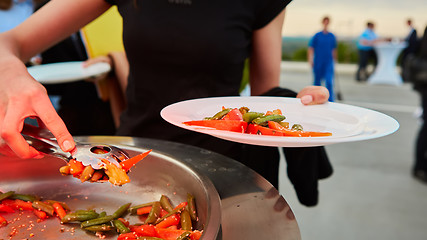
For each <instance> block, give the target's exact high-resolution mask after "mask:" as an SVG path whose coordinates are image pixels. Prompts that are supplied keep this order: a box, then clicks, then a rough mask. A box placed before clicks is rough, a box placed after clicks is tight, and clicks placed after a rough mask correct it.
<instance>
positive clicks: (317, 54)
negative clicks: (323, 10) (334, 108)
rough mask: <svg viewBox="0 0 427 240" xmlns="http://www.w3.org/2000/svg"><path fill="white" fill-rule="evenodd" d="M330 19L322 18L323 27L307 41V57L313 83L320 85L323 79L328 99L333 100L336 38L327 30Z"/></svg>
mask: <svg viewBox="0 0 427 240" xmlns="http://www.w3.org/2000/svg"><path fill="white" fill-rule="evenodd" d="M329 22H330V19H329V17H324V18H323V19H322V25H323V29H322V31H320V32H317V33H316V34H315V35H314V36H313V37H312V38H311V39H310V41H309V43H308V51H307V55H308V56H307V59H308V62H309V63H310V65H311V67H312V69H313V74H314V83H313V84H314V85H315V86H321V85H322V80H325V87H326V88H327V89H328V91H329V99H328V100H329V101H330V102H333V101H334V99H335V94H334V61H336V60H337V40H336V37H335V35H334V34H333V33H331V32H329V30H328V26H329Z"/></svg>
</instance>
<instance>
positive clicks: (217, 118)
mask: <svg viewBox="0 0 427 240" xmlns="http://www.w3.org/2000/svg"><path fill="white" fill-rule="evenodd" d="M231 110H232V108H226V109H224V110H222V111H220V112H217V113H216V114H215V115H213V117H210V118H206V119H209V120H220V119H221V118H223V117H224V116H225V115H227V113H229V112H230V111H231Z"/></svg>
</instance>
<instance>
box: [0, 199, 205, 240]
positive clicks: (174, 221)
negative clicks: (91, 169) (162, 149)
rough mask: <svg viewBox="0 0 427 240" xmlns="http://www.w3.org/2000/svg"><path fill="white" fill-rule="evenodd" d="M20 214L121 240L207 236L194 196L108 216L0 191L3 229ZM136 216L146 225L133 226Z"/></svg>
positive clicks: (124, 208)
mask: <svg viewBox="0 0 427 240" xmlns="http://www.w3.org/2000/svg"><path fill="white" fill-rule="evenodd" d="M23 196H27V197H28V196H32V197H33V198H29V199H30V200H29V201H25V200H21V199H18V198H17V197H19V198H22V197H23ZM31 200H32V201H31ZM140 209H149V210H148V211H143V212H142V211H139V210H140ZM16 211H19V212H23V211H32V212H33V213H34V215H35V216H37V217H38V219H39V221H47V220H48V219H49V218H57V219H59V220H60V223H61V224H63V225H67V224H72V225H70V227H73V228H74V226H75V225H76V224H79V225H80V228H81V229H82V230H84V231H87V232H88V233H92V234H94V236H95V235H96V236H102V235H104V234H106V233H107V232H110V233H114V232H116V233H117V239H118V240H136V239H147V240H150V239H151V240H153V239H154V240H179V239H181V240H184V239H188V240H198V239H200V238H201V236H202V234H203V230H202V229H195V228H194V226H195V223H197V221H198V217H197V213H196V208H195V200H194V196H193V195H192V194H190V193H188V194H187V199H186V201H184V202H181V203H179V204H177V205H175V206H174V205H173V204H172V203H171V201H170V199H169V198H168V197H167V196H166V195H162V196H161V197H160V199H159V200H158V201H154V202H149V203H143V204H138V205H132V204H131V203H126V204H123V205H122V206H120V207H119V208H117V210H116V211H114V212H112V213H110V214H108V213H107V212H105V211H103V212H99V213H98V212H97V211H96V210H95V209H80V210H75V211H71V210H70V208H69V207H68V206H67V204H66V203H63V202H58V201H54V200H44V199H42V198H40V197H37V196H33V195H21V194H16V193H15V192H14V191H10V192H6V193H1V192H0V228H1V227H4V226H6V225H7V224H8V223H9V222H8V220H7V217H8V214H13V213H15V212H16ZM136 214H137V216H138V219H139V220H140V221H142V222H136V223H133V224H131V223H130V222H129V221H128V220H126V219H125V218H126V217H127V216H128V215H136ZM11 221H12V220H11ZM58 227H60V226H58ZM73 231H74V230H73ZM11 234H12V233H11Z"/></svg>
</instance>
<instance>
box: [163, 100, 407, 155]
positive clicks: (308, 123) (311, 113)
mask: <svg viewBox="0 0 427 240" xmlns="http://www.w3.org/2000/svg"><path fill="white" fill-rule="evenodd" d="M223 106H224V107H227V108H239V107H243V106H245V107H248V108H249V109H250V110H251V111H256V112H266V111H268V110H274V109H280V110H282V113H283V115H284V116H286V120H285V121H288V122H290V124H291V125H292V124H294V123H299V124H301V125H302V126H303V128H304V130H305V131H322V132H331V133H332V136H329V137H280V136H265V135H264V136H261V135H252V134H245V133H237V132H230V131H222V130H216V129H212V128H206V127H198V126H187V125H185V124H183V122H185V121H191V120H202V119H203V118H205V117H210V116H213V115H214V114H215V113H217V112H219V111H220V110H221V108H222V107H223ZM160 114H161V116H162V118H163V119H165V120H166V121H168V122H169V123H171V124H174V125H176V126H178V127H181V128H185V129H188V130H192V131H196V132H200V133H205V134H209V135H212V136H215V137H218V138H222V139H226V140H230V141H235V142H240V143H247V144H254V145H262V146H277V147H309V146H324V145H328V144H333V143H341V142H351V141H360V140H368V139H373V138H379V137H383V136H386V135H388V134H391V133H393V132H395V131H396V130H397V129H398V128H399V123H398V122H397V121H396V120H395V119H393V118H391V117H389V116H387V115H385V114H383V113H380V112H377V111H373V110H370V109H366V108H361V107H356V106H351V105H346V104H341V103H331V102H328V103H325V104H321V105H309V106H305V105H303V104H301V101H300V99H296V98H284V97H216V98H201V99H194V100H188V101H182V102H178V103H174V104H171V105H169V106H167V107H165V108H164V109H162V111H161V113H160Z"/></svg>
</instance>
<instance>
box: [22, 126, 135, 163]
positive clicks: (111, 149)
mask: <svg viewBox="0 0 427 240" xmlns="http://www.w3.org/2000/svg"><path fill="white" fill-rule="evenodd" d="M21 134H22V135H24V138H25V140H26V141H27V142H28V144H30V145H31V146H32V147H34V148H35V149H36V150H37V151H39V152H42V153H45V154H48V155H52V156H56V157H59V158H61V159H63V160H65V161H66V162H67V163H68V162H69V161H70V160H71V159H75V160H77V161H79V162H82V164H83V165H84V166H88V165H91V166H92V168H93V169H101V168H102V167H103V166H104V165H105V163H103V162H102V161H103V160H106V161H109V162H111V163H113V164H114V165H116V166H120V162H121V161H124V160H126V159H129V154H128V153H127V152H125V151H124V150H122V149H120V148H118V147H115V146H111V145H107V144H93V143H91V144H87V143H79V142H76V147H75V148H74V149H73V150H72V151H71V152H64V151H62V150H61V148H60V147H59V145H58V142H57V141H56V138H55V136H53V134H52V133H51V132H50V131H49V130H48V129H47V128H43V127H36V126H33V125H30V124H27V123H24V127H23V129H22V132H21Z"/></svg>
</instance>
